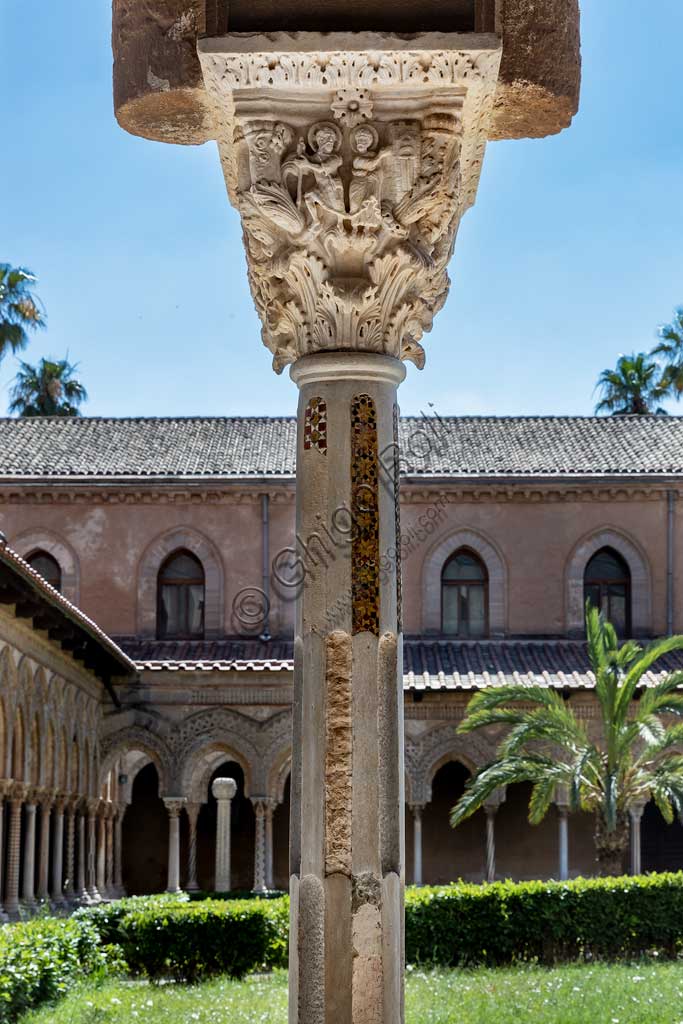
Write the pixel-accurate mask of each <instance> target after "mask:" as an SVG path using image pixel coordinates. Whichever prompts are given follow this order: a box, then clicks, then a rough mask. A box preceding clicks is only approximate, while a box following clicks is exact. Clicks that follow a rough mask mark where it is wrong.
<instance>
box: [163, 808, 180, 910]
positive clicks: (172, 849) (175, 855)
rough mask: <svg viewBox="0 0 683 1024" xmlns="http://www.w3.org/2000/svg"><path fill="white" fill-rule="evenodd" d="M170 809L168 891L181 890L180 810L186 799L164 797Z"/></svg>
mask: <svg viewBox="0 0 683 1024" xmlns="http://www.w3.org/2000/svg"><path fill="white" fill-rule="evenodd" d="M164 803H165V804H166V810H167V811H168V884H167V886H166V892H180V891H181V890H180V812H181V810H182V808H183V806H184V804H185V800H184V799H182V798H180V797H167V798H165V799H164Z"/></svg>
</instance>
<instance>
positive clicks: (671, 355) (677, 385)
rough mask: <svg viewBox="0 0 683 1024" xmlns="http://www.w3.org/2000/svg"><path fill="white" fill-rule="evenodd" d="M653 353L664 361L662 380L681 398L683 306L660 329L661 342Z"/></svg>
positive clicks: (671, 392)
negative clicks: (668, 322) (669, 321)
mask: <svg viewBox="0 0 683 1024" xmlns="http://www.w3.org/2000/svg"><path fill="white" fill-rule="evenodd" d="M652 355H653V356H656V357H658V358H661V359H662V361H663V363H664V371H663V374H662V381H663V383H664V386H665V387H666V390H667V393H668V394H670V395H672V397H673V398H675V399H677V400H680V398H681V395H683V308H681V309H677V310H676V312H675V314H674V318H673V320H672V321H671V323H670V324H666V325H665V326H664V327H660V329H659V344H658V345H656V346H655V348H653V350H652Z"/></svg>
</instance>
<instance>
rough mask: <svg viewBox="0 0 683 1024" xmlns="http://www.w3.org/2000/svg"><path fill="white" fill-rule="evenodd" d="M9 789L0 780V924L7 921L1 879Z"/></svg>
mask: <svg viewBox="0 0 683 1024" xmlns="http://www.w3.org/2000/svg"><path fill="white" fill-rule="evenodd" d="M9 787H10V783H9V782H8V781H5V780H4V779H0V924H4V923H5V922H6V921H8V920H9V918H8V916H7V914H6V913H5V908H4V905H3V902H2V901H3V899H4V895H5V892H4V878H3V866H4V864H5V795H6V794H7V792H8V790H9Z"/></svg>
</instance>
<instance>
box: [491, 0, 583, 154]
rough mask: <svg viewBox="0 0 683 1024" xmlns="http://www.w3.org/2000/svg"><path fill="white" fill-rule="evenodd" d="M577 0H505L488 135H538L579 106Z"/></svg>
mask: <svg viewBox="0 0 683 1024" xmlns="http://www.w3.org/2000/svg"><path fill="white" fill-rule="evenodd" d="M579 21H580V17H579V0H543V2H542V3H529V0H505V2H504V4H503V14H502V26H501V27H502V33H503V60H502V63H501V68H500V80H499V83H498V90H497V92H496V100H495V105H494V109H493V115H492V122H491V129H490V133H489V138H491V139H523V138H543V137H544V136H546V135H554V134H556V133H557V132H560V131H562V129H563V128H566V127H567V126H568V125H569V124H570V123H571V120H572V117H573V116H574V114H575V113H576V112H577V110H578V108H579V90H580V85H581V45H580V30H579Z"/></svg>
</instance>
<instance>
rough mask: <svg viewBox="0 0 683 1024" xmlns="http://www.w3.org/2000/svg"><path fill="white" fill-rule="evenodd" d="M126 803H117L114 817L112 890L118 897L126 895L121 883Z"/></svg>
mask: <svg viewBox="0 0 683 1024" xmlns="http://www.w3.org/2000/svg"><path fill="white" fill-rule="evenodd" d="M126 807H127V804H117V806H116V818H115V819H114V892H115V894H116V896H117V897H118V898H121V897H122V896H125V895H126V890H125V888H124V885H123V818H124V815H125V813H126Z"/></svg>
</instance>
